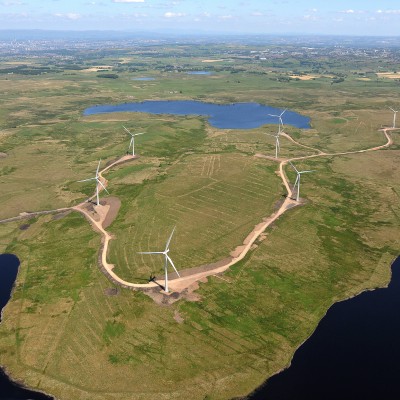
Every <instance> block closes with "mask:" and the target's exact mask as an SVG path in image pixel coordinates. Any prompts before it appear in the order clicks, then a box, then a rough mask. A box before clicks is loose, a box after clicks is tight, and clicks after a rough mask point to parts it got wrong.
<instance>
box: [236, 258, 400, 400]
mask: <svg viewBox="0 0 400 400" xmlns="http://www.w3.org/2000/svg"><path fill="white" fill-rule="evenodd" d="M396 262H399V263H400V255H398V256H396V257H394V258H393V259H392V261H391V262H390V267H389V268H390V278H389V281H388V282H387V283H386V285H384V286H379V287H375V288H372V289H364V290H361V291H360V292H358V293H356V294H353V295H351V296H348V297H346V298H344V299H343V300H339V301H336V302H334V303H333V304H332V305H331V306H330V307H329V308H328V309H327V310H326V312H325V313H324V315H323V316H322V318H321V319H320V320H319V321H318V324H317V325H316V327H315V329H314V330H313V331H312V332H311V334H310V335H309V336H308V337H307V338H306V339H305V340H303V341H302V342H301V343H300V344H299V346H297V347H296V349H295V350H294V352H293V355H292V357H291V359H290V361H289V362H288V364H287V365H286V366H285V367H283V368H280V369H279V370H278V371H277V372H276V373H274V374H272V375H271V376H270V377H269V378H267V379H266V380H265V381H264V382H263V383H262V384H261V385H260V386H258V387H257V388H256V389H254V390H253V391H252V392H251V393H249V394H248V395H246V396H244V397H240V398H236V400H252V399H253V398H254V396H257V395H259V394H263V389H265V388H266V386H267V384H268V382H269V381H270V379H271V378H273V377H276V376H277V375H279V374H281V373H282V372H284V371H286V370H288V369H289V368H290V367H291V365H292V363H293V359H294V357H295V355H296V353H297V351H298V350H299V349H300V348H301V347H302V346H303V345H304V344H305V343H306V342H307V341H308V340H310V339H311V337H312V336H313V335H314V334H315V332H316V331H317V329H318V327H319V325H320V323H321V321H322V320H323V319H324V318H325V317H326V316H327V314H328V312H329V311H330V310H331V308H332V307H334V306H335V305H336V304H340V303H344V302H346V301H349V300H352V299H354V298H356V297H358V296H361V295H362V294H364V293H369V292H371V293H372V292H375V291H377V290H380V289H387V288H388V287H389V285H390V283H391V282H392V279H393V267H394V264H395V263H396ZM231 400H235V399H231ZM271 400H273V399H271Z"/></svg>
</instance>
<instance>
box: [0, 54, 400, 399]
mask: <svg viewBox="0 0 400 400" xmlns="http://www.w3.org/2000/svg"><path fill="white" fill-rule="evenodd" d="M175 50H176V51H178V50H177V49H174V48H172V49H168V50H166V56H165V58H158V59H156V58H151V57H148V58H144V59H141V62H143V63H144V64H145V65H144V66H141V67H140V68H142V70H140V71H136V72H132V73H131V72H126V71H123V72H118V75H119V78H118V79H104V78H99V77H97V75H98V74H97V73H96V72H88V71H83V70H77V71H73V72H67V71H65V72H64V73H48V74H46V75H39V76H29V77H26V76H22V75H17V74H15V75H13V76H6V78H5V77H4V76H0V90H2V93H4V96H3V97H2V99H0V102H1V105H2V107H0V110H1V111H0V123H1V126H2V127H3V130H2V131H1V132H0V152H2V153H6V154H7V157H5V158H0V183H1V185H2V191H1V194H0V200H1V204H2V208H1V210H0V218H7V217H11V216H14V215H17V214H18V213H20V212H22V211H35V210H44V209H53V208H56V207H62V206H69V205H73V204H76V203H77V202H79V201H81V200H83V199H84V198H85V196H88V195H90V194H91V193H92V192H93V185H90V184H83V183H77V182H76V180H79V179H84V178H87V177H90V176H92V175H93V174H94V172H95V169H96V166H97V163H98V160H99V159H100V158H101V159H102V160H103V162H102V163H103V164H102V165H103V166H104V165H105V163H106V162H108V161H110V160H113V159H115V158H117V157H118V156H120V155H123V154H125V152H126V150H127V146H128V144H129V137H128V135H127V134H126V133H125V132H124V131H123V129H122V124H124V125H125V126H127V127H128V128H129V129H133V130H136V129H139V128H140V129H141V130H143V131H144V132H146V133H145V135H142V136H140V137H139V138H138V140H137V142H136V143H137V149H138V152H139V153H140V155H141V157H140V158H139V159H138V160H136V161H134V162H132V163H128V164H123V165H121V166H119V167H116V168H114V169H113V170H111V171H109V172H107V173H106V174H105V176H106V177H107V179H108V180H109V186H108V189H109V191H110V193H111V195H113V196H117V197H119V198H120V199H121V202H122V206H121V209H120V211H119V214H118V217H117V219H116V220H115V221H114V223H113V224H112V225H111V226H110V227H109V228H108V230H109V231H110V232H111V233H112V234H113V235H114V236H115V239H114V240H113V241H112V242H111V251H110V254H109V261H110V262H112V263H114V264H115V265H116V269H115V271H116V272H117V273H118V274H120V275H121V276H122V277H123V278H125V279H128V280H136V281H141V280H142V279H146V278H148V276H149V274H150V273H151V272H154V273H159V272H160V267H161V265H160V261H161V260H158V259H157V258H156V257H152V256H140V255H138V254H136V252H137V251H148V250H160V249H162V248H163V246H164V245H165V241H166V239H167V237H168V235H169V233H170V231H171V229H172V227H173V226H174V225H176V226H177V230H176V235H175V237H174V239H173V242H172V244H171V256H172V258H173V260H174V262H175V263H176V265H177V267H178V269H182V268H187V267H193V266H198V265H201V264H206V263H210V262H213V261H217V260H219V259H221V258H224V257H227V256H228V255H229V252H230V251H232V250H233V249H234V248H235V246H237V245H239V244H241V242H242V241H243V239H244V238H245V237H246V235H247V234H248V233H249V232H250V231H251V229H252V228H253V227H254V225H255V224H257V223H259V222H261V219H262V218H263V217H266V216H269V215H270V214H271V213H272V212H273V211H274V209H275V207H276V204H277V203H278V202H279V201H281V200H282V198H283V197H282V196H283V195H284V194H285V191H284V187H283V186H282V183H281V181H280V179H279V178H278V176H277V175H276V174H275V170H276V169H277V166H278V164H277V163H275V162H273V161H270V160H267V159H259V158H256V157H254V154H256V153H263V154H268V155H273V154H274V139H273V138H272V137H270V136H267V135H265V133H273V132H275V131H276V126H266V127H262V128H258V129H252V130H245V131H240V130H219V129H216V128H213V127H210V126H209V125H208V124H207V123H206V122H205V120H204V119H202V118H197V117H173V116H168V115H162V116H149V115H146V114H130V113H118V114H110V115H98V116H90V117H83V116H82V114H81V113H82V110H83V109H84V108H85V107H87V106H90V105H93V104H103V103H113V102H124V101H133V100H143V99H162V98H165V99H166V98H167V99H186V98H190V99H199V100H201V99H203V100H207V101H214V102H228V101H229V102H230V101H260V102H263V103H267V104H270V105H272V106H277V107H286V106H288V107H290V108H291V109H293V110H296V111H299V112H302V113H304V114H306V115H310V116H311V117H312V128H313V129H311V130H299V129H297V128H294V127H286V131H287V132H288V133H289V134H290V135H291V136H292V137H293V138H295V139H296V140H298V141H299V142H301V143H303V144H305V145H308V146H313V147H315V148H318V149H320V150H323V151H326V152H337V151H350V150H359V149H363V148H367V147H372V146H376V145H380V144H383V143H384V142H385V141H384V137H383V135H382V133H379V132H378V128H380V126H381V125H382V124H390V123H391V118H392V114H391V113H390V111H389V110H387V105H392V102H394V103H395V101H396V98H397V97H398V95H399V90H400V89H399V87H398V86H395V85H393V84H391V83H390V82H392V81H388V80H379V81H377V80H371V81H360V80H357V77H356V76H350V77H349V78H348V79H346V86H340V85H341V84H338V85H332V84H331V79H330V78H326V77H318V78H316V79H315V80H307V81H306V80H303V81H302V80H299V81H296V80H291V81H289V82H279V81H277V80H276V79H270V78H276V77H278V76H279V75H280V74H282V73H286V72H287V73H289V71H285V69H284V68H282V69H279V71H278V70H277V71H276V72H268V74H267V75H266V76H265V75H257V74H253V73H250V72H251V71H253V70H259V69H260V68H261V66H260V65H258V66H256V67H255V66H254V65H250V63H248V62H247V61H243V62H242V64H241V65H242V66H243V68H244V70H243V71H242V72H238V73H234V74H231V73H228V72H226V71H221V72H216V73H215V75H211V76H195V75H186V74H185V73H184V72H179V73H175V72H160V70H159V69H156V67H157V66H158V65H164V64H169V63H171V60H173V57H169V55H168V52H169V51H175ZM199 51H200V50H199ZM179 52H182V60H181V62H182V63H183V62H187V63H188V65H189V66H190V68H196V69H199V70H201V69H203V68H204V63H202V62H201V61H202V59H205V58H209V57H206V55H204V57H200V56H199V57H198V58H195V59H192V58H190V57H187V58H185V57H184V55H185V51H184V50H182V49H179ZM216 55H217V54H216ZM115 57H116V56H115V55H113V57H111V56H110V57H104V58H98V59H96V60H95V61H92V63H90V62H89V61H85V63H84V64H82V65H84V67H85V68H90V67H93V66H94V65H109V64H110V63H112V62H114V61H113V60H114V59H115ZM123 58H124V59H125V58H126V59H129V62H131V63H132V62H135V60H136V61H137V60H138V59H139V57H137V56H136V55H135V56H133V55H131V54H121V55H120V57H119V58H118V59H119V60H120V61H121V60H122V59H123ZM215 58H219V57H215ZM221 58H224V57H221ZM42 61H44V60H42ZM42 61H41V60H40V59H34V60H32V62H33V63H40V62H42ZM1 65H2V64H1ZM111 65H112V64H111ZM220 65H221V67H222V66H229V65H231V63H230V62H228V61H224V62H221V64H220ZM266 68H268V71H269V69H270V68H271V67H270V66H268V67H266ZM137 76H153V77H155V78H156V79H155V81H146V82H141V81H133V80H132V78H133V77H137ZM392 83H393V82H392ZM372 93H373V95H372ZM398 135H399V133H393V137H394V141H395V143H394V145H393V146H392V148H391V149H387V150H382V151H379V152H374V153H364V154H356V155H346V156H342V157H330V156H329V157H328V156H327V157H321V158H314V159H310V160H306V161H302V162H297V163H296V165H297V166H298V167H299V168H301V169H314V170H316V172H315V173H313V174H307V176H304V179H303V178H302V179H303V180H302V187H301V196H302V197H303V198H304V199H305V200H306V201H305V204H304V205H302V206H301V207H297V208H295V209H293V210H290V211H289V212H287V213H286V214H285V215H284V216H282V217H281V218H280V219H279V220H278V221H277V222H276V223H275V224H274V225H273V226H272V228H271V229H268V230H267V232H266V237H265V238H262V239H263V240H259V241H257V242H256V246H255V247H254V248H253V249H252V251H251V252H250V253H249V254H248V255H247V257H246V258H245V259H244V260H243V261H241V262H240V263H238V264H236V265H235V266H234V267H233V268H232V269H231V270H229V271H228V272H226V273H225V274H224V275H223V276H222V277H210V278H209V279H208V282H207V283H201V284H200V289H199V290H198V291H197V293H198V294H199V296H200V301H197V302H188V301H183V300H181V301H179V302H177V303H174V304H173V305H172V306H169V307H164V306H159V305H157V304H155V303H154V302H153V301H152V300H151V299H150V298H148V297H147V296H145V295H144V294H142V293H139V292H132V291H129V290H124V289H118V290H117V292H116V291H115V290H114V289H116V288H115V287H114V285H113V284H112V283H111V282H109V281H108V280H107V279H106V277H105V276H104V275H103V274H102V272H101V271H100V270H99V268H98V265H97V256H98V249H99V247H100V236H99V235H98V234H97V233H95V232H94V231H92V229H91V227H90V226H89V224H88V223H87V221H86V220H85V219H84V218H83V217H82V216H81V215H80V214H78V213H74V212H72V213H69V214H67V215H61V216H43V217H39V218H36V219H31V220H29V221H21V222H19V223H16V222H13V223H8V224H0V250H1V251H2V252H11V253H14V254H16V255H17V256H18V257H19V258H20V260H21V269H20V273H19V276H18V279H17V284H16V287H15V291H14V294H13V298H12V300H11V301H10V302H9V304H8V305H7V307H6V309H5V312H4V318H3V321H2V323H1V325H0V364H1V365H5V366H6V367H7V369H8V370H9V371H10V373H11V374H12V375H13V376H15V377H16V378H18V379H21V380H23V381H24V382H26V383H27V384H28V385H29V386H31V387H35V388H40V389H41V390H44V391H46V392H49V393H52V394H53V395H55V396H56V397H57V398H59V399H66V400H69V399H82V400H83V399H88V400H89V399H90V400H112V399H121V398H123V399H127V400H139V399H141V400H147V399H148V400H150V399H154V398H155V397H160V398H164V399H182V398H193V399H194V400H197V399H199V400H205V399H207V400H217V399H218V400H221V399H230V398H233V397H235V396H244V395H246V394H247V393H249V392H250V391H252V390H253V389H254V388H255V387H256V386H257V385H259V384H260V383H262V382H263V381H264V380H265V379H267V378H268V377H269V376H271V375H272V374H274V373H276V372H277V371H278V370H280V369H281V368H283V367H284V366H286V365H287V364H288V363H289V361H290V359H291V357H292V355H293V352H294V350H295V349H296V348H297V347H298V346H299V345H300V344H301V343H302V342H303V341H304V340H305V339H306V338H307V337H308V336H309V335H310V334H311V333H312V332H313V330H314V329H315V327H316V325H317V323H318V321H319V320H320V319H321V317H322V316H323V315H324V314H325V312H326V310H327V309H328V308H329V307H330V305H331V304H333V303H334V302H335V301H338V300H341V299H344V298H347V297H349V296H353V295H355V294H357V293H359V292H360V291H362V290H365V289H372V288H375V287H379V286H383V285H385V284H386V283H387V282H388V280H389V277H390V269H389V264H390V262H391V260H392V259H393V258H394V257H395V256H397V255H398V253H399V251H398V250H399V247H400V243H399V238H400V235H399V233H400V232H399V219H400V202H399V197H400V186H399V182H400V168H399V166H398V159H399V156H400V147H399V138H398ZM281 147H282V149H281V154H282V156H284V157H297V156H302V155H310V154H313V153H314V152H313V151H312V150H308V149H304V148H300V147H297V146H296V145H295V144H293V143H291V142H289V141H288V140H286V139H284V138H282V140H281ZM286 170H287V174H288V177H289V179H290V180H291V182H292V183H293V182H294V179H295V175H294V173H293V171H292V170H291V169H290V168H289V167H287V169H286ZM145 257H146V258H145ZM221 278H223V279H221ZM116 293H117V294H116ZM115 294H116V295H115Z"/></svg>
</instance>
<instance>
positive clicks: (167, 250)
mask: <svg viewBox="0 0 400 400" xmlns="http://www.w3.org/2000/svg"><path fill="white" fill-rule="evenodd" d="M175 228H176V226H174V229H173V230H172V232H171V235H170V236H169V239H168V241H167V244H166V245H165V250H164V251H142V252H139V253H138V254H163V255H164V257H165V263H164V274H165V287H164V291H165V292H166V293H168V262H169V263H170V264H171V265H172V268H173V269H174V270H175V272H176V274H177V275H178V276H179V278H180V277H181V276H180V275H179V272H178V271H177V269H176V268H175V265H174V263H173V262H172V260H171V257H170V256H169V255H168V253H169V244H170V243H171V239H172V236H173V234H174V232H175Z"/></svg>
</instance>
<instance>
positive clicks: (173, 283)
mask: <svg viewBox="0 0 400 400" xmlns="http://www.w3.org/2000/svg"><path fill="white" fill-rule="evenodd" d="M389 130H391V129H390V128H387V129H383V133H384V134H385V136H386V139H387V142H386V143H385V144H383V145H381V146H376V147H372V148H369V149H364V150H357V151H349V152H341V153H325V152H322V151H320V150H317V149H314V148H312V147H309V146H305V145H302V144H300V143H298V142H296V141H295V140H294V139H293V138H291V137H290V136H289V135H287V134H285V133H284V134H283V136H284V137H287V138H288V139H289V140H291V141H292V142H293V143H295V144H296V145H299V146H301V147H305V148H308V149H310V150H314V151H316V152H317V153H318V154H313V155H309V156H302V157H294V158H291V159H285V160H280V163H279V175H280V177H281V179H282V181H283V184H284V185H285V187H286V191H287V196H286V198H285V200H284V202H283V203H282V205H281V206H280V207H279V209H278V210H277V211H276V212H275V213H273V214H272V215H271V216H270V217H268V218H265V219H264V221H263V222H262V223H260V224H258V225H257V226H256V227H255V228H254V230H253V231H252V232H251V233H250V234H249V235H248V236H247V238H246V239H245V241H244V243H243V245H242V246H239V247H238V248H237V249H236V251H235V253H236V254H235V256H234V257H232V258H230V259H227V261H226V263H225V264H223V265H219V266H218V267H216V268H214V269H210V270H204V271H202V272H198V269H197V272H194V273H193V274H188V275H186V276H182V277H181V278H175V279H171V278H170V279H169V282H168V283H169V287H170V289H171V290H172V291H174V292H182V291H184V290H186V289H187V288H188V287H189V286H191V285H192V284H194V283H196V282H197V281H200V280H203V279H204V278H207V277H208V276H211V275H216V274H220V273H222V272H224V271H226V270H227V269H228V268H229V267H231V266H232V265H234V264H236V263H237V262H239V261H241V260H242V259H243V258H244V257H245V256H246V255H247V253H248V252H249V250H250V249H251V247H252V245H253V244H254V242H255V241H256V240H257V238H258V237H259V236H260V235H261V234H262V233H263V232H264V231H265V230H266V229H267V228H268V227H269V226H270V225H271V224H272V223H273V222H275V221H276V220H277V219H278V218H279V217H280V216H281V215H282V214H284V213H285V212H286V211H287V210H289V209H290V208H293V207H294V206H296V205H298V203H297V202H296V201H295V200H293V199H292V196H293V193H292V189H291V187H290V185H289V181H288V179H287V177H286V174H285V171H284V167H285V165H286V164H287V163H288V162H289V161H298V160H304V159H308V158H315V157H327V156H330V157H332V156H340V155H348V154H357V153H365V152H368V151H376V150H381V149H383V148H387V147H389V146H391V145H392V143H393V140H392V138H391V137H390V136H389V134H388V132H387V131H389ZM131 159H132V158H131ZM124 161H126V157H123V158H122V159H120V160H117V161H116V162H114V163H113V164H110V165H109V166H108V167H107V168H105V169H103V170H102V171H101V172H100V176H101V177H102V175H101V174H102V173H104V172H105V171H106V170H108V169H109V168H111V167H112V166H114V165H116V164H119V163H121V162H124ZM102 178H103V177H102ZM103 179H104V178H103ZM102 207H103V206H99V207H98V208H99V209H100V208H102ZM74 209H76V210H77V211H79V212H82V213H83V214H84V215H85V216H86V217H87V218H88V219H89V220H90V221H91V223H92V224H93V225H94V227H95V228H96V229H97V230H98V231H99V232H101V234H102V235H103V248H102V253H101V263H102V266H103V268H104V270H105V272H106V273H107V274H108V275H109V277H110V278H111V279H112V280H113V281H114V282H115V283H117V284H120V285H121V286H124V287H128V288H133V289H135V288H136V289H139V290H140V289H146V288H147V289H152V288H157V287H159V286H160V285H161V286H163V285H164V283H165V282H164V280H162V279H161V280H158V284H157V283H155V282H149V283H144V284H141V283H132V282H127V281H125V280H123V279H121V278H120V277H119V276H118V275H117V274H115V273H114V272H113V268H114V265H112V264H109V263H108V262H107V252H108V245H109V242H110V240H111V239H112V237H111V235H110V234H109V233H108V232H107V231H106V230H105V229H103V227H102V222H103V221H104V218H105V215H104V216H103V215H102V213H101V211H100V210H99V211H98V213H99V215H100V220H99V221H95V220H94V219H93V217H92V216H91V215H90V214H89V213H88V212H86V211H85V210H84V209H83V208H82V205H79V206H77V207H74Z"/></svg>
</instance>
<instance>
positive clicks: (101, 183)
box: [97, 179, 110, 194]
mask: <svg viewBox="0 0 400 400" xmlns="http://www.w3.org/2000/svg"><path fill="white" fill-rule="evenodd" d="M97 183H100V185H101V186H103V189H104V190H105V191H106V192H107V193H108V194H110V192H109V191H108V190H107V189H106V187H105V186H104V185H103V182H102V181H101V180H100V179H97Z"/></svg>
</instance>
